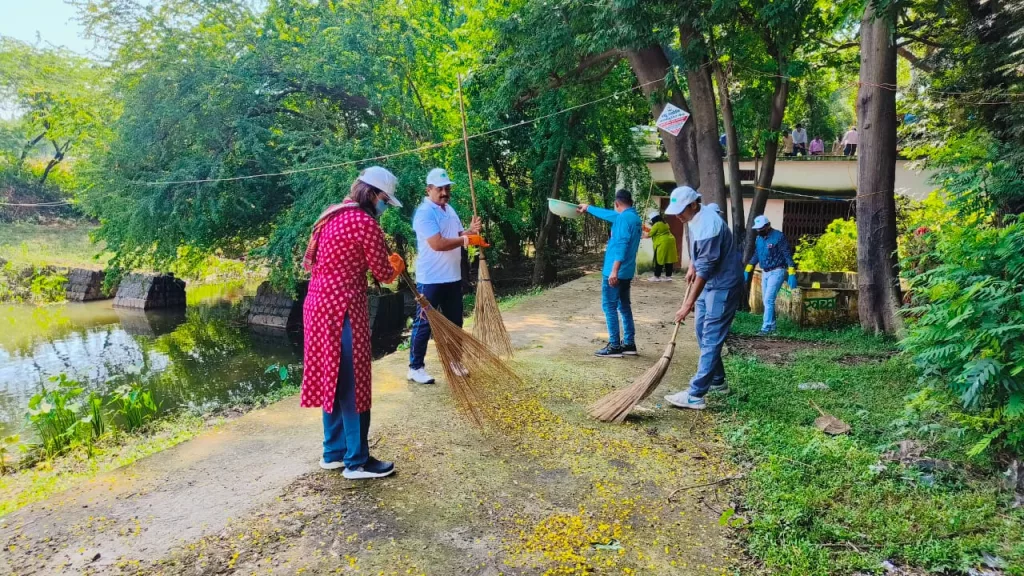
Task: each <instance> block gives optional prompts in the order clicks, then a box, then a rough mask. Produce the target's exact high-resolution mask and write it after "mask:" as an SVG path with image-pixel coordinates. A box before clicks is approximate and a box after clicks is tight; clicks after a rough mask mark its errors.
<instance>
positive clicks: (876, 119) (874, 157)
mask: <svg viewBox="0 0 1024 576" xmlns="http://www.w3.org/2000/svg"><path fill="white" fill-rule="evenodd" d="M892 6H895V5H892ZM894 22H895V11H894V10H893V9H892V8H890V9H889V10H887V11H886V12H884V13H876V12H875V7H874V6H873V5H872V2H868V6H867V8H866V9H865V10H864V19H863V20H861V26H860V90H859V91H858V93H857V124H858V126H859V128H858V131H859V132H860V146H858V148H859V149H858V159H857V178H858V180H857V290H858V295H857V309H858V311H859V313H860V325H861V327H862V328H864V330H866V331H869V332H874V333H876V334H878V333H885V334H895V333H896V332H897V331H898V330H899V329H900V328H901V326H902V322H901V321H900V317H899V315H898V313H897V312H898V310H899V306H900V301H901V298H900V283H899V261H898V260H897V256H896V197H895V186H896V92H895V91H894V90H892V89H891V88H882V86H895V85H896V38H895V35H894V34H893V32H892V30H893V23H894Z"/></svg>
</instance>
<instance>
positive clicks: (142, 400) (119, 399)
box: [110, 384, 157, 432]
mask: <svg viewBox="0 0 1024 576" xmlns="http://www.w3.org/2000/svg"><path fill="white" fill-rule="evenodd" d="M110 404H111V405H113V406H114V407H115V412H116V413H117V414H118V415H120V416H121V418H122V419H123V420H124V423H125V429H126V430H127V431H128V432H134V431H136V430H138V429H140V428H142V426H143V425H144V424H145V423H146V422H147V421H149V419H150V418H152V417H153V416H154V415H155V414H156V411H157V405H156V403H155V402H154V401H153V393H152V392H150V391H149V390H144V389H143V388H142V387H141V386H139V385H138V384H131V385H128V384H126V385H123V386H120V387H118V388H117V390H114V395H113V398H112V399H111V401H110Z"/></svg>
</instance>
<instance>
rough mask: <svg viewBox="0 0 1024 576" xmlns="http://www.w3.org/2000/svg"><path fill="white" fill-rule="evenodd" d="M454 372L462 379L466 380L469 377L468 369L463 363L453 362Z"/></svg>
mask: <svg viewBox="0 0 1024 576" xmlns="http://www.w3.org/2000/svg"><path fill="white" fill-rule="evenodd" d="M452 372H454V373H455V375H456V376H459V377H460V378H465V377H466V376H469V370H467V369H466V367H465V366H463V365H462V362H452Z"/></svg>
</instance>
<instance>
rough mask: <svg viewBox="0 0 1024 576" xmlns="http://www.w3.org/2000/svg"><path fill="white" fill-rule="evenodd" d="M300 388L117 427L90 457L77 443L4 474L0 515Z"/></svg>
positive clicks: (287, 385) (286, 385)
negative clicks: (132, 428)
mask: <svg viewBox="0 0 1024 576" xmlns="http://www.w3.org/2000/svg"><path fill="white" fill-rule="evenodd" d="M298 392H299V385H298V384H294V383H292V382H291V380H288V381H287V382H284V383H283V384H282V385H281V386H279V387H276V388H274V389H272V390H269V391H267V392H265V393H263V394H253V395H249V396H245V397H242V398H239V399H237V400H236V401H235V402H234V403H232V404H231V405H224V406H218V407H217V408H214V409H213V410H212V411H209V412H206V413H203V414H197V413H178V414H170V415H167V416H163V417H160V418H159V419H158V420H154V421H151V422H149V423H148V424H146V425H145V427H144V428H143V429H142V430H141V431H139V432H137V433H127V432H124V431H123V430H113V431H112V433H110V434H107V435H105V436H104V437H102V438H101V439H100V440H99V441H97V443H96V444H95V446H94V453H93V457H92V458H88V457H87V456H86V450H85V448H84V447H82V446H79V447H77V448H76V449H74V450H72V451H71V452H69V453H67V454H65V455H63V456H60V457H57V458H53V459H49V460H43V461H41V462H38V463H36V464H35V465H34V466H31V467H25V468H22V469H20V470H17V471H15V472H13V473H11V474H8V475H3V476H0V517H3V516H5V515H7V514H10V513H11V512H14V511H15V510H18V509H19V508H22V507H24V506H27V505H29V504H32V503H34V502H39V501H42V500H46V499H48V498H50V497H52V496H54V495H55V494H57V493H59V492H63V491H64V490H67V489H69V488H73V487H75V486H78V485H80V484H81V483H83V482H85V481H87V480H90V479H92V478H94V477H96V476H98V475H100V474H103V473H105V472H110V471H112V470H116V469H117V468H120V467H122V466H127V465H129V464H131V463H133V462H135V461H137V460H141V459H143V458H145V457H146V456H149V455H151V454H156V453H157V452H161V451H163V450H166V449H168V448H172V447H174V446H176V445H178V444H181V443H182V442H185V441H186V440H191V439H192V438H194V437H196V436H198V435H199V434H200V433H202V432H204V431H206V430H208V429H211V428H214V427H216V426H218V425H220V424H222V423H223V422H225V421H226V419H227V418H230V417H233V416H239V415H241V414H244V413H246V412H249V411H251V410H255V409H259V408H264V407H266V406H269V405H270V404H273V403H275V402H278V401H279V400H283V399H285V398H288V397H289V396H293V395H295V394H298Z"/></svg>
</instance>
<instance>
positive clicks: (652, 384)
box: [589, 322, 682, 424]
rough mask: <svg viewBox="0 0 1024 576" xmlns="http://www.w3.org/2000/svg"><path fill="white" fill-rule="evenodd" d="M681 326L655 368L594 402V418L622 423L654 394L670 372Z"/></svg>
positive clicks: (676, 329)
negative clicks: (669, 366)
mask: <svg viewBox="0 0 1024 576" xmlns="http://www.w3.org/2000/svg"><path fill="white" fill-rule="evenodd" d="M681 325H682V324H681V323H679V322H677V323H676V327H675V330H673V331H672V340H670V341H669V343H668V344H667V345H666V346H665V352H664V353H662V355H661V358H659V359H658V361H657V362H655V363H654V366H651V367H650V369H648V370H647V372H644V373H643V375H642V376H640V377H639V378H637V379H636V380H635V381H633V383H632V384H630V385H629V386H626V387H625V388H620V389H618V390H616V391H614V392H612V393H610V394H607V395H605V396H603V397H601V398H600V399H599V400H598V401H597V402H594V403H593V404H592V405H591V406H590V408H589V412H590V415H591V416H592V417H594V418H596V419H598V420H600V421H602V422H615V423H616V424H618V423H621V422H622V421H623V420H625V419H626V416H629V413H630V412H632V411H633V408H634V407H636V405H637V404H639V403H640V402H642V401H643V400H644V399H646V398H647V397H648V396H650V395H651V393H652V392H654V389H655V388H657V387H658V385H659V384H661V379H662V378H664V376H665V373H666V372H667V371H668V365H669V364H671V363H672V355H673V354H675V351H676V336H677V335H678V334H679V326H681Z"/></svg>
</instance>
